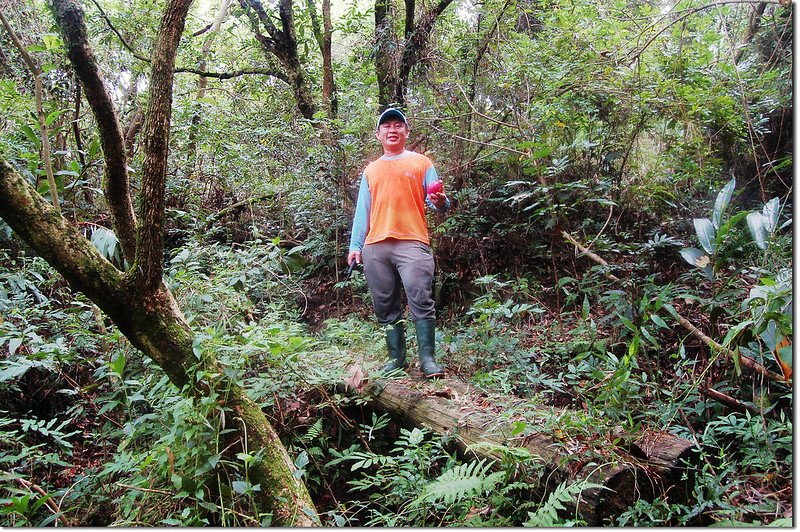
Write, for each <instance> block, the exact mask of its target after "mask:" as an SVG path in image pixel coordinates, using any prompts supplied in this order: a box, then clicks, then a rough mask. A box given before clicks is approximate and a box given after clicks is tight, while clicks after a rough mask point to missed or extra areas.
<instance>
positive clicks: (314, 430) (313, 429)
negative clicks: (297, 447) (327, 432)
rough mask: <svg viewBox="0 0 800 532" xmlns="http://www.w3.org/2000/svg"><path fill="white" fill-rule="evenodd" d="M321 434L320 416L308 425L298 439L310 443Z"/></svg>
mask: <svg viewBox="0 0 800 532" xmlns="http://www.w3.org/2000/svg"><path fill="white" fill-rule="evenodd" d="M321 434H322V418H319V419H318V420H316V421H315V422H314V424H313V425H311V426H310V427H308V430H307V431H306V433H305V434H303V435H302V436H300V441H301V442H303V443H304V444H306V445H310V444H311V442H313V441H314V440H315V439H317V438H318V437H319V436H320V435H321Z"/></svg>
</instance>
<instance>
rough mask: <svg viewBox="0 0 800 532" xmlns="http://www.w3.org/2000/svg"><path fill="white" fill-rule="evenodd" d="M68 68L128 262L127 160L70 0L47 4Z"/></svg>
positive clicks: (132, 221)
mask: <svg viewBox="0 0 800 532" xmlns="http://www.w3.org/2000/svg"><path fill="white" fill-rule="evenodd" d="M50 6H51V8H52V10H53V16H54V17H55V19H56V23H57V24H58V26H59V28H60V29H61V34H62V36H63V38H64V45H65V46H66V49H67V57H69V60H70V63H72V68H73V69H74V70H75V74H76V75H77V76H78V79H79V80H80V83H81V85H82V86H83V92H84V94H85V95H86V101H87V102H89V107H91V109H92V114H93V115H94V119H95V122H96V123H97V128H98V133H99V135H100V145H101V147H102V148H103V158H104V163H105V179H104V182H103V189H104V192H105V196H106V201H107V202H108V209H109V212H110V213H111V220H112V224H113V226H114V232H115V233H116V235H117V238H118V239H119V243H120V246H121V247H122V252H123V254H124V255H125V258H126V259H127V260H128V261H131V262H132V261H133V258H134V257H135V256H136V217H135V215H134V210H133V202H132V201H131V197H130V179H129V176H128V157H127V152H126V150H125V140H124V138H123V136H122V128H121V126H120V123H119V120H118V119H117V114H116V112H115V111H114V103H113V100H112V99H111V94H109V92H108V89H107V88H106V84H105V82H104V79H103V74H102V72H101V71H100V67H99V66H98V64H97V60H96V59H95V57H94V53H93V52H92V49H91V47H90V46H89V37H88V34H87V31H86V23H85V21H84V16H83V10H82V9H81V7H80V5H79V4H78V2H76V1H74V0H51V2H50Z"/></svg>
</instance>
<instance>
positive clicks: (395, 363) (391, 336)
mask: <svg viewBox="0 0 800 532" xmlns="http://www.w3.org/2000/svg"><path fill="white" fill-rule="evenodd" d="M386 350H387V351H388V352H389V363H388V364H386V365H385V366H383V369H382V371H383V373H389V372H390V371H394V370H398V369H406V368H407V367H408V362H406V326H405V324H404V323H402V322H396V323H393V324H390V325H387V326H386Z"/></svg>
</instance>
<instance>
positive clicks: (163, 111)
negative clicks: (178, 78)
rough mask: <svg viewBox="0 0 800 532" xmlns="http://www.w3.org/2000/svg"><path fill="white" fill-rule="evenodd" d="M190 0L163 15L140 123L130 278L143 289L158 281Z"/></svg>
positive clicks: (175, 1) (176, 0) (177, 1)
mask: <svg viewBox="0 0 800 532" xmlns="http://www.w3.org/2000/svg"><path fill="white" fill-rule="evenodd" d="M191 3H192V2H191V0H171V1H170V2H169V3H168V4H167V7H166V9H165V10H164V16H163V17H162V19H161V25H160V27H159V30H158V38H157V39H156V44H155V52H154V54H153V63H152V64H153V70H152V74H151V76H150V98H149V101H148V104H147V112H146V113H145V121H144V126H143V128H142V137H143V138H144V141H143V142H142V151H143V153H144V162H143V164H142V190H141V197H140V200H139V212H140V216H141V224H140V225H139V227H138V231H137V235H136V260H135V261H134V267H133V271H132V275H133V281H134V283H135V284H138V285H139V286H140V287H141V288H142V289H143V290H144V292H145V293H148V292H154V291H155V290H157V289H158V287H160V286H161V283H162V276H163V268H164V267H163V262H164V207H165V204H164V196H165V189H166V176H167V156H168V154H169V124H170V120H171V118H172V83H173V78H174V76H175V56H176V54H177V50H178V43H179V42H180V39H181V34H182V33H183V28H184V24H185V23H186V15H187V13H188V11H189V6H190V5H191Z"/></svg>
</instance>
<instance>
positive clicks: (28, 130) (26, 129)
mask: <svg viewBox="0 0 800 532" xmlns="http://www.w3.org/2000/svg"><path fill="white" fill-rule="evenodd" d="M20 129H21V130H22V132H23V133H25V136H26V137H28V140H29V141H31V142H32V143H33V144H34V145H35V146H36V149H37V150H40V149H41V148H42V142H41V141H40V140H39V135H37V134H36V133H34V131H33V128H32V127H31V126H29V125H27V124H23V125H21V126H20Z"/></svg>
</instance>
